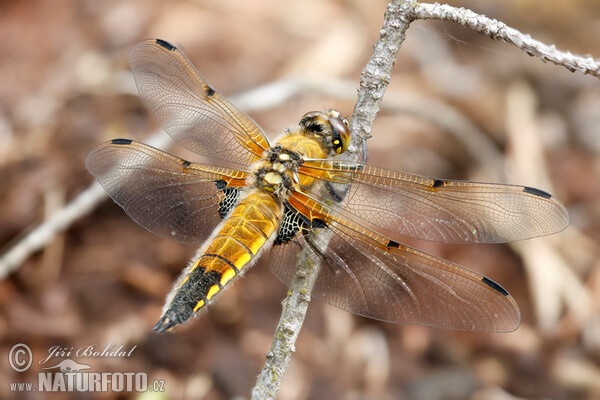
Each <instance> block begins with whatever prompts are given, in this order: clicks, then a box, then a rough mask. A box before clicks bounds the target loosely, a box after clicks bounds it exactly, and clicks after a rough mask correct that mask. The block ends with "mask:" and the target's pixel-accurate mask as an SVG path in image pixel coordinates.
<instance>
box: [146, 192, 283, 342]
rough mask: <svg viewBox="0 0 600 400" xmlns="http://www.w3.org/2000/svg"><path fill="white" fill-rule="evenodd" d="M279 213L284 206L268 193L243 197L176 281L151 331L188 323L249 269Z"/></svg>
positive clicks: (276, 223) (276, 224) (255, 193)
mask: <svg viewBox="0 0 600 400" xmlns="http://www.w3.org/2000/svg"><path fill="white" fill-rule="evenodd" d="M282 214H283V206H282V205H281V204H280V202H279V201H278V200H276V199H275V198H274V197H273V196H272V195H270V194H268V193H264V192H259V191H257V192H253V193H250V194H249V195H247V196H246V197H244V198H243V199H242V200H241V201H240V202H239V204H238V205H237V206H236V207H235V208H234V210H233V211H232V212H231V215H229V217H228V218H227V219H226V220H225V221H224V222H223V223H222V224H221V225H220V226H219V228H217V229H216V230H215V233H213V236H212V237H211V239H209V240H208V241H207V243H208V244H207V245H205V247H202V248H201V249H200V251H199V252H198V254H197V256H196V258H195V260H196V261H195V262H194V263H192V264H190V266H189V267H188V268H186V270H185V272H184V273H183V274H182V276H181V277H180V278H179V280H178V281H177V283H176V284H175V286H174V287H173V289H172V290H171V293H170V294H169V296H168V297H167V302H166V305H165V308H164V309H163V315H162V317H161V318H160V320H159V321H158V323H157V324H156V326H155V327H154V329H155V330H158V331H159V332H162V331H165V330H167V329H169V328H171V327H173V326H175V325H177V324H180V323H183V322H185V321H187V320H188V319H189V318H190V317H192V316H193V315H194V314H196V313H198V312H199V311H200V310H201V309H202V308H203V307H204V306H205V305H206V304H208V302H209V301H210V300H211V299H212V298H213V296H215V295H216V294H217V293H219V292H220V291H221V290H222V289H223V288H224V287H225V286H226V285H227V283H229V282H230V281H231V280H232V279H233V278H234V277H235V276H237V275H239V274H241V273H243V272H244V270H245V269H247V267H250V266H251V265H252V264H253V261H254V260H256V258H257V256H258V254H259V252H260V250H261V249H262V248H263V247H264V246H265V243H267V242H268V241H270V240H271V238H272V237H273V236H274V234H275V233H276V231H277V228H278V224H279V221H280V220H281V218H282Z"/></svg>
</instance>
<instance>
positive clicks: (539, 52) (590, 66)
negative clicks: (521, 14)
mask: <svg viewBox="0 0 600 400" xmlns="http://www.w3.org/2000/svg"><path fill="white" fill-rule="evenodd" d="M412 18H413V19H440V20H444V21H453V22H456V23H459V24H461V25H463V26H465V27H467V28H471V29H473V30H475V31H477V32H479V33H482V34H484V35H488V36H489V37H491V38H492V39H498V40H503V41H505V42H507V43H510V44H512V45H514V46H516V47H518V48H519V49H521V50H523V51H525V52H526V53H527V54H529V55H530V56H532V57H538V58H540V59H541V60H542V61H544V62H546V61H549V62H551V63H554V64H556V65H561V66H563V67H565V68H567V69H568V70H569V71H571V72H575V71H579V72H582V73H584V74H590V75H593V76H595V77H596V78H600V62H599V61H598V60H595V59H593V58H592V57H581V56H577V55H574V54H572V53H570V52H568V51H559V50H557V49H556V47H555V46H554V45H547V44H544V43H542V42H540V41H538V40H535V39H532V38H531V36H529V35H526V34H523V33H521V32H519V31H518V30H516V29H514V28H511V27H510V26H507V25H506V24H505V23H504V22H501V21H498V20H495V19H492V18H488V17H486V16H485V15H480V14H477V13H475V12H473V11H471V10H467V9H465V8H456V7H452V6H449V5H446V4H438V3H435V4H427V3H415V4H414V7H413V13H412Z"/></svg>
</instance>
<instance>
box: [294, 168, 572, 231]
mask: <svg viewBox="0 0 600 400" xmlns="http://www.w3.org/2000/svg"><path fill="white" fill-rule="evenodd" d="M299 173H300V174H303V175H308V176H312V177H315V178H318V179H321V180H324V181H326V182H327V183H326V184H327V185H339V184H344V185H347V184H350V186H349V188H347V190H348V191H347V193H346V196H345V198H344V200H343V201H342V202H341V204H340V209H339V213H340V214H341V215H343V216H345V217H347V218H350V219H352V220H354V221H357V222H359V223H360V224H363V225H365V226H367V227H369V228H371V229H373V230H375V231H377V232H380V233H382V234H384V235H386V236H389V237H390V238H392V239H395V240H401V238H402V236H410V237H414V238H417V239H423V240H432V241H439V242H446V243H494V242H507V241H513V240H521V239H528V238H532V237H536V236H543V235H549V234H552V233H556V232H559V231H561V230H563V229H564V228H565V227H566V226H567V225H568V222H569V217H568V214H567V211H566V209H565V207H564V206H563V205H562V204H561V203H560V202H559V201H558V200H556V199H555V198H554V197H552V196H551V195H550V194H548V193H546V192H543V191H541V190H538V189H534V188H530V187H527V186H517V185H502V184H493V183H476V182H466V181H451V180H440V179H431V178H425V177H422V176H418V175H413V174H408V173H404V172H400V171H395V170H390V169H385V168H380V167H374V166H372V165H367V164H356V163H353V164H349V163H343V162H335V161H326V160H325V161H307V162H305V163H304V164H303V165H302V167H301V168H300V171H299ZM314 187H315V188H317V187H318V186H316V185H315V186H314ZM311 195H312V196H313V197H319V194H318V193H316V190H312V192H311Z"/></svg>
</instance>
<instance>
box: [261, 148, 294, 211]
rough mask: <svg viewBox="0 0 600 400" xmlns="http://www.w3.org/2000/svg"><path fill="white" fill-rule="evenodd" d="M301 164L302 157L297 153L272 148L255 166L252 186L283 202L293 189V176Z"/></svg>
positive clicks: (286, 149) (285, 149)
mask: <svg viewBox="0 0 600 400" xmlns="http://www.w3.org/2000/svg"><path fill="white" fill-rule="evenodd" d="M301 164H302V155H301V154H300V153H299V152H297V151H294V150H291V149H288V148H285V147H283V146H281V145H276V146H273V147H271V148H270V149H268V150H267V151H266V152H265V155H264V157H263V160H261V161H260V162H259V163H258V164H257V167H256V170H255V172H254V177H253V186H254V187H257V188H259V189H262V190H266V191H267V192H270V193H273V194H274V195H276V196H277V197H279V198H280V199H281V200H283V201H285V200H286V199H287V196H289V193H290V191H291V190H292V188H293V182H294V176H295V174H296V173H297V172H298V167H299V166H300V165H301ZM296 180H297V179H296Z"/></svg>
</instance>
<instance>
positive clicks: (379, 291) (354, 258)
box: [271, 222, 521, 332]
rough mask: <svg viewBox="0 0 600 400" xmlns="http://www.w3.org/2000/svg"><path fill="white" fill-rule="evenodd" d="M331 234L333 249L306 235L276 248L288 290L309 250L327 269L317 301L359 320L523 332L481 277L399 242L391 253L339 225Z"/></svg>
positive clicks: (505, 297) (511, 309)
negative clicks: (300, 257)
mask: <svg viewBox="0 0 600 400" xmlns="http://www.w3.org/2000/svg"><path fill="white" fill-rule="evenodd" d="M329 228H330V229H332V231H333V235H332V237H331V240H330V241H329V242H326V241H323V240H322V239H321V236H318V235H315V234H314V233H313V232H307V233H306V234H304V235H302V234H301V235H298V237H297V238H296V239H295V240H294V241H290V242H288V243H285V244H282V245H276V246H274V247H273V249H272V251H271V253H272V254H271V270H272V271H273V273H274V274H275V275H276V276H277V277H278V278H279V279H281V280H282V281H283V282H284V283H286V284H289V283H290V282H291V279H292V276H293V272H294V267H295V265H296V263H297V260H298V254H299V251H300V250H301V249H305V250H306V251H308V252H309V255H310V257H311V258H312V261H313V262H320V265H321V268H320V271H319V276H318V278H317V280H316V283H315V286H314V288H313V290H312V292H311V296H313V297H315V298H318V299H320V300H323V301H325V302H327V303H329V304H332V305H334V306H336V307H339V308H341V309H344V310H347V311H350V312H352V313H354V314H358V315H362V316H365V317H370V318H374V319H378V320H382V321H387V322H394V323H400V324H418V325H427V326H432V327H438V328H445V329H455V330H467V331H490V332H508V331H513V330H515V329H517V327H518V326H519V324H520V320H521V317H520V312H519V308H518V306H517V304H516V302H515V300H514V299H513V298H512V296H511V295H510V294H508V292H506V290H504V289H503V288H502V287H501V286H500V285H498V284H497V283H495V282H493V281H492V280H490V279H488V278H486V277H484V276H483V275H480V274H478V273H476V272H473V271H470V270H468V269H466V268H463V267H461V266H459V265H456V264H453V263H451V262H449V261H445V260H442V259H440V258H438V257H435V256H432V255H429V254H426V253H423V252H421V251H419V250H416V249H414V248H411V247H408V246H404V245H401V244H398V243H393V247H387V246H385V245H382V244H381V243H379V242H378V240H375V239H374V238H369V237H367V236H365V235H363V234H359V233H357V232H356V231H354V230H352V229H351V228H349V227H347V226H344V225H342V224H338V223H336V222H332V223H331V224H329ZM388 243H389V242H388Z"/></svg>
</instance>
